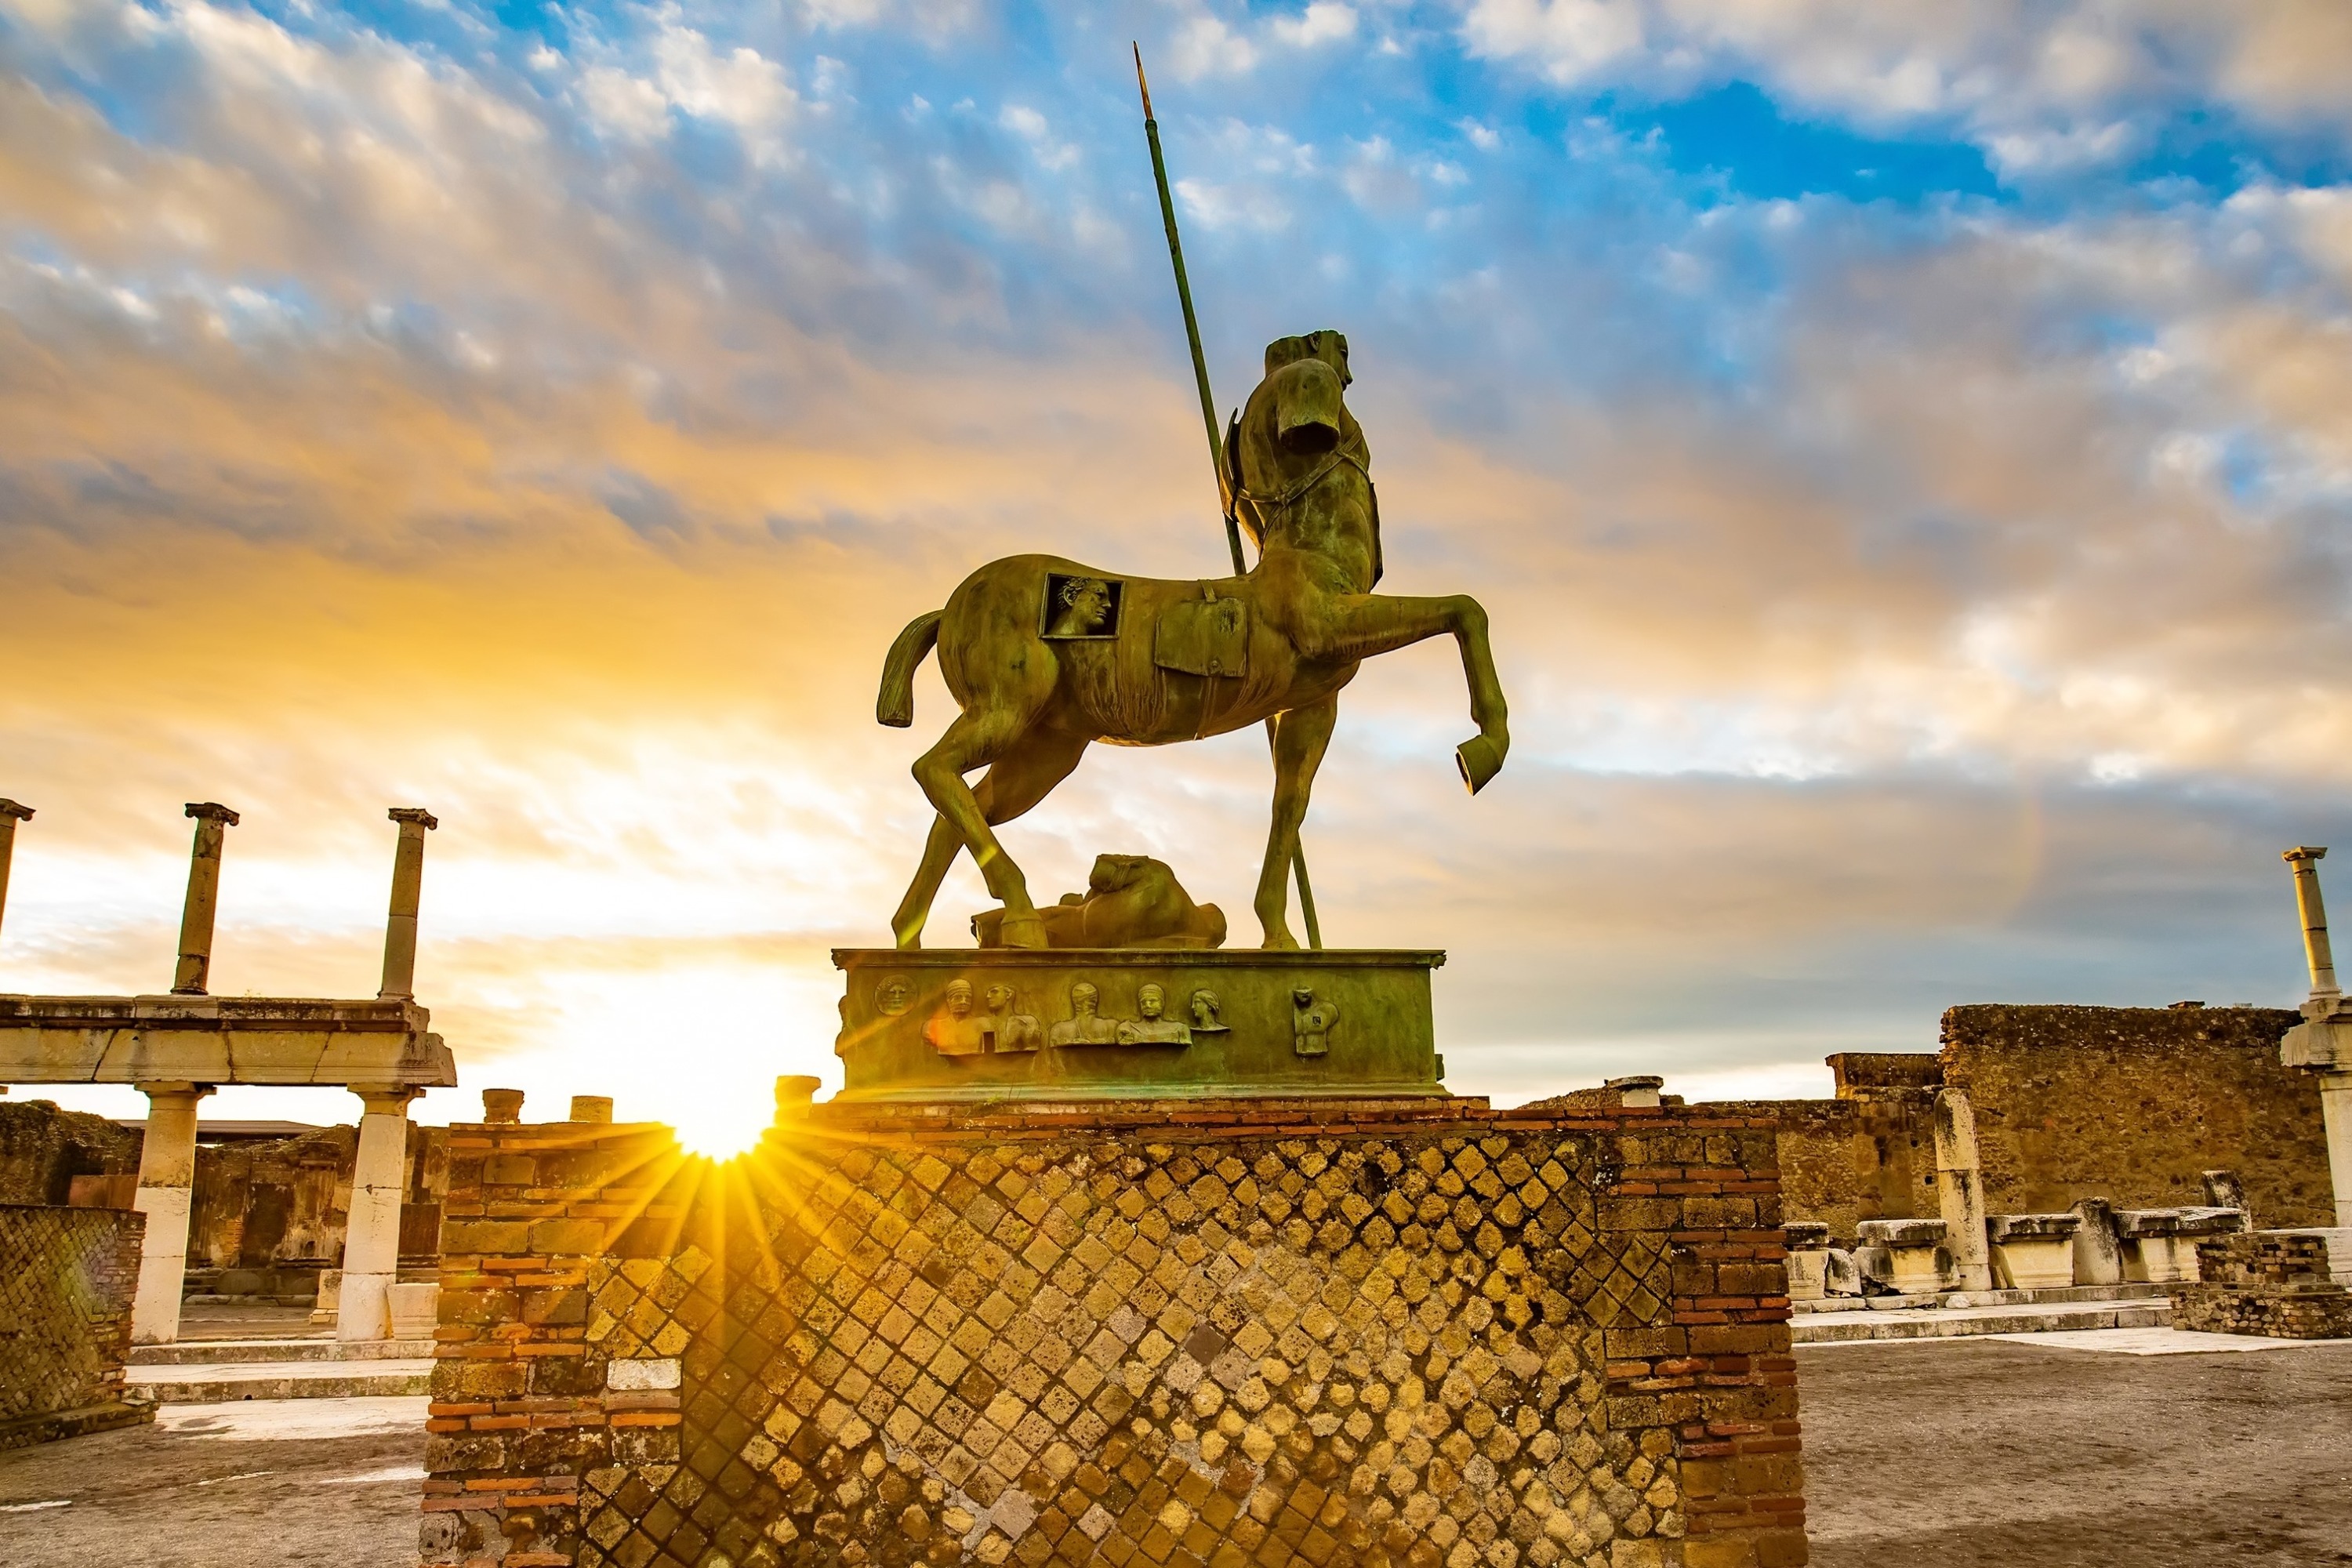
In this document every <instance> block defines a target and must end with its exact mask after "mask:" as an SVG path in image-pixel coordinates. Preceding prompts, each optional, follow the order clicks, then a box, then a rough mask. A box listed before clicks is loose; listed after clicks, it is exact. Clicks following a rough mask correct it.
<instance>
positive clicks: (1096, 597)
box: [1044, 572, 1122, 637]
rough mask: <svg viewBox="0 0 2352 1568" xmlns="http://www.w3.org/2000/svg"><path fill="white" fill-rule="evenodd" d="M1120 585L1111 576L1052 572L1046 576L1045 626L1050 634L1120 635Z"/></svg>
mask: <svg viewBox="0 0 2352 1568" xmlns="http://www.w3.org/2000/svg"><path fill="white" fill-rule="evenodd" d="M1121 586H1122V584H1119V583H1118V582H1117V581H1116V580H1114V579H1112V578H1108V577H1087V576H1080V575H1076V574H1063V573H1060V572H1052V573H1048V574H1046V576H1045V634H1044V635H1045V636H1046V637H1116V636H1118V600H1119V589H1120V587H1121Z"/></svg>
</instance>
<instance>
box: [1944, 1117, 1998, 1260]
mask: <svg viewBox="0 0 2352 1568" xmlns="http://www.w3.org/2000/svg"><path fill="white" fill-rule="evenodd" d="M1936 1205H1937V1208H1938V1209H1940V1210H1941V1211H1942V1213H1943V1216H1944V1245H1945V1247H1948V1249H1949V1250H1950V1252H1951V1254H1952V1271H1953V1273H1954V1275H1955V1276H1956V1277H1957V1279H1958V1285H1959V1289H1963V1290H1990V1289H1992V1253H1991V1249H1990V1246H1989V1245H1988V1244H1987V1242H1986V1240H1985V1206H1984V1184H1983V1183H1982V1182H1981V1181H1980V1180H1979V1176H1978V1173H1977V1119H1976V1113H1975V1112H1974V1111H1972V1110H1969V1097H1968V1096H1967V1095H1965V1094H1963V1093H1961V1092H1960V1091H1959V1090H1958V1089H1937V1091H1936Z"/></svg>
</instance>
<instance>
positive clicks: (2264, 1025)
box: [1942, 1005, 2335, 1226]
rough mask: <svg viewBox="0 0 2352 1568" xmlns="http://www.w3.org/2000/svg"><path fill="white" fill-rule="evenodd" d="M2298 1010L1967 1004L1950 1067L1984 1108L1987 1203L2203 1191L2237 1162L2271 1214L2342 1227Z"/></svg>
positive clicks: (1946, 1047) (1955, 1018) (2008, 1206)
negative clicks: (2284, 1059) (2286, 1037)
mask: <svg viewBox="0 0 2352 1568" xmlns="http://www.w3.org/2000/svg"><path fill="white" fill-rule="evenodd" d="M2297 1021H2298V1015H2296V1014H2294V1013H2290V1012H2287V1011H2284V1010H2283V1009H2279V1008H2257V1007H2179V1008H2172V1007H2062V1006H2025V1005H1979V1006H1967V1007H1954V1008H1952V1009H1951V1010H1950V1011H1948V1012H1947V1013H1946V1014H1945V1015H1944V1026H1943V1051H1942V1059H1943V1069H1944V1070H1943V1079H1944V1082H1945V1083H1947V1084H1948V1085H1950V1086H1952V1087H1953V1088H1956V1089H1963V1090H1965V1091H1966V1092H1967V1094H1968V1097H1969V1104H1970V1105H1971V1106H1972V1107H1974V1109H1975V1110H1976V1122H1977V1139H1978V1142H1979V1149H1980V1151H1981V1154H1982V1158H1983V1162H1984V1189H1985V1202H1986V1205H1987V1206H1988V1207H1989V1208H1990V1210H1991V1211H1992V1212H1994V1213H1996V1214H2000V1213H2010V1214H2031V1213H2044V1212H2051V1211H2054V1210H2058V1209H2063V1208H2065V1207H2067V1206H2068V1205H2071V1204H2073V1203H2074V1201H2075V1200H2076V1199H2077V1198H2083V1197H2092V1196H2099V1197H2105V1198H2109V1199H2111V1200H2113V1201H2114V1202H2115V1203H2116V1205H2117V1206H2119V1207H2162V1206H2167V1205H2179V1204H2189V1203H2196V1202H2199V1201H2200V1193H2201V1186H2200V1176H2201V1173H2203V1172H2205V1171H2207V1170H2210V1169H2214V1168H2216V1167H2222V1168H2227V1169H2229V1170H2232V1171H2235V1172H2236V1173H2238V1176H2239V1178H2240V1180H2242V1182H2243V1183H2244V1184H2245V1189H2246V1195H2247V1199H2248V1202H2249V1203H2250V1204H2251V1205H2252V1208H2253V1213H2254V1217H2255V1220H2256V1222H2257V1223H2259V1224H2261V1225H2264V1226H2299V1225H2331V1224H2333V1223H2334V1219H2333V1215H2334V1212H2335V1211H2334V1203H2333V1200H2332V1197H2331V1195H2330V1190H2329V1186H2328V1176H2327V1151H2326V1141H2325V1135H2324V1133H2323V1131H2322V1128H2321V1123H2320V1114H2319V1092H2318V1089H2317V1086H2316V1085H2315V1083H2314V1081H2313V1080H2312V1079H2311V1077H2310V1076H2309V1075H2307V1074H2303V1073H2297V1072H2295V1071H2294V1070H2292V1069H2290V1068H2284V1067H2281V1066H2280V1065H2279V1059H2278V1042H2279V1037H2280V1036H2281V1035H2283V1034H2284V1033H2285V1032H2286V1030H2287V1029H2288V1028H2289V1027H2291V1026H2293V1025H2294V1024H2295V1023H2296V1022H2297Z"/></svg>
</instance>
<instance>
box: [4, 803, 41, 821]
mask: <svg viewBox="0 0 2352 1568" xmlns="http://www.w3.org/2000/svg"><path fill="white" fill-rule="evenodd" d="M32 820H33V808H32V807H31V806H29V805H17V804H16V802H15V801H13V800H7V799H0V822H30V821H32Z"/></svg>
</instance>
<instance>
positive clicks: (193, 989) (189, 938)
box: [172, 800, 237, 996]
mask: <svg viewBox="0 0 2352 1568" xmlns="http://www.w3.org/2000/svg"><path fill="white" fill-rule="evenodd" d="M188 815H189V816H193V817H194V818H195V819H196V842H195V847H194V848H193V849H191V850H190V851H189V852H188V901H187V902H186V903H185V904H184V905H183V906H182V907H181V910H180V964H179V967H178V968H177V969H176V970H174V971H173V974H172V991H173V994H175V995H180V996H201V995H203V994H205V985H206V984H208V983H209V982H210V980H211V978H212V967H213V914H214V912H215V910H216V909H217V908H218V907H219V904H220V861H221V840H222V838H223V837H226V834H227V831H228V829H230V828H232V827H235V826H236V824H237V815H236V813H235V812H233V811H231V810H230V809H229V808H228V807H226V806H225V805H217V804H215V802H212V801H193V800H192V801H190V802H189V803H188Z"/></svg>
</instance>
